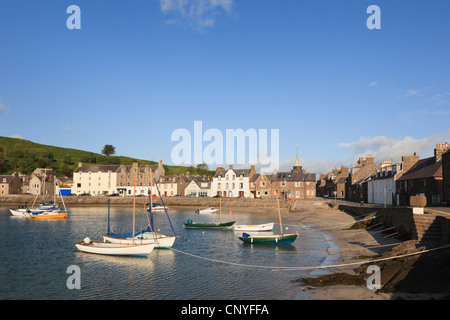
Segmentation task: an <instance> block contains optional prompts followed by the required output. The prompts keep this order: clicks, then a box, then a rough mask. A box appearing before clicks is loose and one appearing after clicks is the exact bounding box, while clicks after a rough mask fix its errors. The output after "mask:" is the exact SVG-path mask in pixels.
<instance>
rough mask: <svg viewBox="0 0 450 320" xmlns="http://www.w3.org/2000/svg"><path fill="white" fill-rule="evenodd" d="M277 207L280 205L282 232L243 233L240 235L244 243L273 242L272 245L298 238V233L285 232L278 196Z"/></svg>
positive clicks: (279, 214) (279, 215)
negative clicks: (269, 233) (266, 233)
mask: <svg viewBox="0 0 450 320" xmlns="http://www.w3.org/2000/svg"><path fill="white" fill-rule="evenodd" d="M277 207H278V218H279V219H280V232H281V234H272V235H262V236H260V235H250V234H248V233H243V234H242V237H238V238H239V240H241V241H242V242H244V243H250V244H271V245H283V244H292V243H293V242H294V241H295V240H297V237H298V234H293V233H291V234H283V225H282V224H281V213H280V203H279V200H278V197H277Z"/></svg>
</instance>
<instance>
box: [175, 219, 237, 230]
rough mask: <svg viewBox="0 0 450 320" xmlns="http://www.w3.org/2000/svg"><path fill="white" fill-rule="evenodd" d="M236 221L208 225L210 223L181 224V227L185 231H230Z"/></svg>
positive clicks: (190, 222) (188, 222)
mask: <svg viewBox="0 0 450 320" xmlns="http://www.w3.org/2000/svg"><path fill="white" fill-rule="evenodd" d="M235 223H236V221H229V222H222V223H210V222H192V221H186V222H183V227H184V228H186V229H231V228H233V225H234V224H235Z"/></svg>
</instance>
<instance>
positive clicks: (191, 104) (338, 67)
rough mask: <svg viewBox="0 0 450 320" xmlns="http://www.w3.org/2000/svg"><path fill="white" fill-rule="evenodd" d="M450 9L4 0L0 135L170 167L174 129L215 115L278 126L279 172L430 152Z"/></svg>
mask: <svg viewBox="0 0 450 320" xmlns="http://www.w3.org/2000/svg"><path fill="white" fill-rule="evenodd" d="M71 5H76V6H78V8H80V12H81V14H80V20H77V21H80V27H81V28H80V29H69V28H68V20H69V22H70V23H74V22H75V20H73V18H74V16H73V14H74V12H73V11H69V13H68V12H67V9H68V7H69V6H71ZM370 5H376V6H378V8H379V16H378V20H377V21H379V22H380V27H381V28H380V29H369V28H368V25H367V21H368V20H370V21H371V22H373V21H374V20H371V19H372V18H373V13H374V12H373V11H369V13H368V12H367V9H368V7H369V6H370ZM449 12H450V2H449V1H445V0H440V1H437V0H407V1H406V0H397V1H392V0H390V1H385V0H371V1H366V0H340V1H338V0H128V1H125V0H108V1H106V0H70V1H67V0H40V1H33V0H14V1H13V0H0V136H6V137H16V138H22V139H26V140H31V141H33V142H37V143H42V144H48V145H54V146H60V147H67V148H75V149H81V150H87V151H92V152H97V153H100V151H101V149H102V147H103V146H104V145H105V144H112V145H114V146H115V147H116V154H117V155H125V156H130V157H135V158H139V159H145V160H155V161H158V160H163V162H164V163H166V164H169V165H171V164H174V163H173V161H172V160H173V157H172V151H173V149H174V147H175V146H176V145H177V144H178V143H179V142H178V141H172V139H171V137H172V134H173V132H174V131H175V130H177V129H186V130H187V131H188V132H190V133H191V134H192V136H194V122H195V121H201V123H202V129H203V132H205V131H206V130H208V129H217V130H218V131H219V132H222V133H223V137H224V139H225V132H226V130H227V129H239V128H241V129H243V130H248V129H250V130H255V131H256V132H260V130H264V129H266V130H268V131H269V132H270V130H271V129H278V130H279V162H280V167H279V169H280V170H290V169H291V167H292V165H293V163H294V159H295V155H296V153H297V150H298V154H299V157H300V160H301V163H302V165H303V167H304V169H306V170H307V171H309V172H315V173H323V172H327V171H330V170H331V169H333V167H335V166H340V165H341V164H344V165H350V166H351V165H352V164H354V163H355V161H356V159H357V157H358V156H364V155H366V154H367V153H372V154H374V156H375V161H376V162H378V163H380V162H381V160H392V161H394V162H395V161H400V160H401V156H402V155H411V154H413V153H414V152H416V153H417V154H418V155H420V156H421V157H427V156H431V155H432V154H433V149H434V147H435V145H436V143H444V142H446V141H447V142H450V125H449V124H450V77H449V75H450V72H449V71H450V59H449V52H450V19H449V18H448V13H449ZM70 23H69V24H70ZM269 141H270V139H269ZM207 145H208V142H203V145H202V147H203V148H205V146H207ZM271 147H272V146H271V145H270V143H269V146H268V148H269V149H271ZM193 164H194V165H196V163H193ZM187 165H189V164H187ZM215 166H216V164H210V168H211V169H215Z"/></svg>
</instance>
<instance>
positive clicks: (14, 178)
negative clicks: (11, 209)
mask: <svg viewBox="0 0 450 320" xmlns="http://www.w3.org/2000/svg"><path fill="white" fill-rule="evenodd" d="M19 193H22V180H21V179H20V177H19V174H18V173H17V172H15V173H13V174H12V175H9V176H8V175H2V176H0V195H7V194H19Z"/></svg>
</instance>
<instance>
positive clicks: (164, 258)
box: [0, 207, 333, 300]
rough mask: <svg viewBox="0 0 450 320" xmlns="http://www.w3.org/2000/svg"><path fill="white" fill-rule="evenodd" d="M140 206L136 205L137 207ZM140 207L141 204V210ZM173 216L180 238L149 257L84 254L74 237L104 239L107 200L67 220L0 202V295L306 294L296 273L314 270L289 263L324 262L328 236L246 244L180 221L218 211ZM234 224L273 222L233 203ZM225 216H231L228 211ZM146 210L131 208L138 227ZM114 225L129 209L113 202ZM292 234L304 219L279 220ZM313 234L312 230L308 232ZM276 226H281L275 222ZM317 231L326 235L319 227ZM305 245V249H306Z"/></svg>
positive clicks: (123, 226) (174, 211)
mask: <svg viewBox="0 0 450 320" xmlns="http://www.w3.org/2000/svg"><path fill="white" fill-rule="evenodd" d="M138 211H139V210H138ZM140 211H143V210H140ZM169 216H170V222H171V223H172V225H173V228H174V230H175V233H176V235H177V236H179V238H178V239H177V240H176V241H175V244H174V246H173V249H169V250H156V249H155V250H153V252H152V253H151V254H150V256H149V257H148V258H132V257H113V256H102V255H94V254H87V253H83V252H80V251H78V250H77V248H76V247H75V243H76V242H78V241H81V240H83V239H84V238H85V237H89V238H90V239H91V240H92V241H102V235H103V234H104V233H105V232H106V230H107V208H106V207H75V208H71V209H70V216H69V218H68V219H64V220H48V221H45V220H34V219H30V218H23V217H15V216H12V215H11V214H10V213H9V210H8V208H0V243H1V246H0V279H1V286H0V299H3V300H4V299H27V300H36V299H46V300H47V299H58V300H59V299H61V300H74V299H82V300H84V299H107V300H109V299H121V300H127V299H153V300H157V299H160V300H169V299H170V300H196V299H202V300H204V299H211V300H220V299H239V300H249V299H252V300H253V299H261V300H264V299H271V300H273V299H275V300H278V299H281V300H290V299H307V298H308V296H307V292H303V291H302V290H301V288H299V286H298V283H295V282H294V281H293V280H296V279H298V278H300V277H305V276H310V275H311V274H312V273H313V272H323V271H320V270H318V271H314V270H313V269H308V270H289V269H288V268H289V267H302V266H305V267H310V266H311V267H313V266H320V265H323V264H324V263H326V264H328V263H330V264H331V262H330V261H329V259H330V256H329V254H328V251H327V249H329V248H330V247H331V246H333V243H332V242H326V241H324V242H317V241H316V242H317V244H314V243H311V244H310V245H308V246H304V245H305V242H308V241H310V240H308V239H313V240H312V241H314V240H317V239H314V237H311V238H301V237H299V239H298V240H297V241H296V242H295V243H294V244H293V245H292V246H279V247H273V246H251V245H244V244H242V243H241V242H240V241H239V240H238V235H240V234H238V233H235V232H234V231H218V230H192V229H184V228H183V227H182V223H183V221H186V220H187V219H191V220H193V221H199V220H200V219H201V220H204V221H206V220H207V219H209V220H216V221H217V220H218V219H219V215H217V214H215V215H214V214H213V215H198V214H195V212H194V209H192V208H183V207H179V208H170V211H169ZM233 216H234V217H235V218H236V220H237V221H238V223H249V224H258V223H267V222H278V217H277V216H276V210H275V211H274V212H273V213H264V214H255V213H249V212H246V211H242V212H239V210H233ZM222 219H223V220H231V219H233V217H232V216H230V215H229V214H226V215H223V216H222ZM154 223H155V227H156V229H160V230H161V233H163V234H168V235H171V234H173V231H172V229H171V227H170V223H169V220H168V218H167V216H166V214H165V213H161V212H158V213H156V214H155V216H154ZM147 224H148V219H147V216H146V215H145V214H144V213H143V212H137V213H136V228H143V227H146V226H147ZM111 226H112V227H113V228H114V231H115V232H129V231H131V228H132V209H131V208H127V207H112V208H111ZM283 227H284V228H286V227H288V228H289V230H288V231H287V232H289V233H296V232H298V233H302V232H304V231H305V229H304V226H301V225H289V224H286V225H285V224H283ZM309 232H310V233H309V235H310V236H314V230H310V231H309ZM274 233H279V224H277V223H276V224H275V228H274ZM316 235H317V236H318V237H324V236H325V237H326V235H324V234H323V233H321V232H320V231H317V233H316ZM305 248H307V250H306V251H305ZM69 266H78V267H79V268H80V273H81V288H80V289H68V287H67V279H68V278H69V276H70V275H71V273H67V269H68V267H69Z"/></svg>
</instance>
